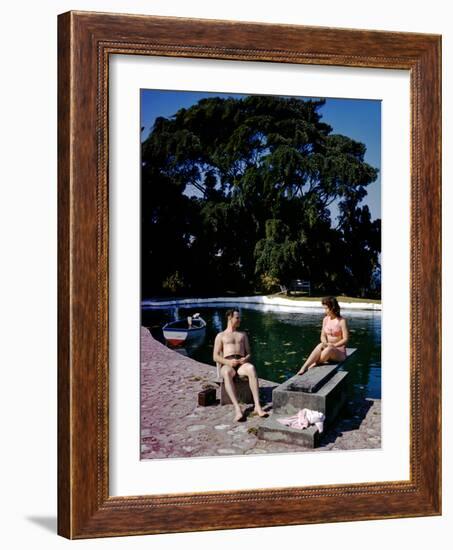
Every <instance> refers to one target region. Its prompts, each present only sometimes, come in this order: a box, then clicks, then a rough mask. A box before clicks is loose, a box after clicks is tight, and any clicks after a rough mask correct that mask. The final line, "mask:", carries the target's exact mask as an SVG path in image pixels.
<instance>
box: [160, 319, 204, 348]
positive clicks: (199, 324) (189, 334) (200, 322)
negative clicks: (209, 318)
mask: <svg viewBox="0 0 453 550" xmlns="http://www.w3.org/2000/svg"><path fill="white" fill-rule="evenodd" d="M162 332H163V333H164V338H165V340H166V341H167V342H168V343H169V344H170V345H171V346H182V345H187V344H190V343H191V342H194V341H196V340H198V339H200V338H203V337H204V335H205V333H206V321H205V320H204V319H203V318H202V317H200V314H199V313H195V314H194V315H193V316H192V317H187V319H183V320H179V321H172V322H171V323H167V324H166V325H164V327H163V329H162Z"/></svg>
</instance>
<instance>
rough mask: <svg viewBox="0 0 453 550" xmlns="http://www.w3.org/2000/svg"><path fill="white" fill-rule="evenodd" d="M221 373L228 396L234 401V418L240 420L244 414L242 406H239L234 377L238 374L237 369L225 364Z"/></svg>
mask: <svg viewBox="0 0 453 550" xmlns="http://www.w3.org/2000/svg"><path fill="white" fill-rule="evenodd" d="M220 374H221V375H222V377H223V381H224V382H225V389H226V392H227V394H228V397H229V398H230V399H231V403H233V406H234V410H235V416H234V420H236V422H239V420H241V419H242V418H243V416H244V414H243V412H242V410H241V407H240V406H239V403H238V399H237V396H236V387H235V385H234V382H233V378H234V376H235V374H236V371H235V370H234V369H233V367H230V366H229V365H223V366H222V368H221V369H220Z"/></svg>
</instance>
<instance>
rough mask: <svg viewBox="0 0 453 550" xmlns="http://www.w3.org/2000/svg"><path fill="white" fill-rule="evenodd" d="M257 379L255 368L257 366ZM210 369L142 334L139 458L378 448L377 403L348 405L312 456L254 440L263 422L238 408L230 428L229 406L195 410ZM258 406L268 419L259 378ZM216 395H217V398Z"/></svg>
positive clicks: (212, 374)
mask: <svg viewBox="0 0 453 550" xmlns="http://www.w3.org/2000/svg"><path fill="white" fill-rule="evenodd" d="M257 371H258V376H259V365H257ZM216 376H217V370H216V368H215V366H214V365H206V364H203V363H199V362H198V361H195V360H193V359H190V358H189V357H185V356H183V355H181V354H179V353H177V352H175V351H173V350H171V349H169V348H167V347H166V346H164V345H163V344H161V343H160V342H158V341H157V340H155V339H154V338H153V337H152V336H151V334H150V333H149V331H148V330H147V329H146V328H144V327H142V329H141V458H142V459H152V458H170V457H171V458H176V457H195V456H225V455H246V454H254V453H255V454H256V453H259V454H262V453H294V452H307V451H310V452H316V451H320V450H332V449H333V450H336V449H344V450H346V449H370V448H379V447H380V445H381V437H380V421H381V414H380V412H381V407H380V405H381V403H380V400H361V401H360V403H354V402H350V404H349V405H350V406H349V408H350V413H351V414H349V415H348V417H347V418H346V419H344V420H341V421H340V422H339V423H338V424H337V425H336V426H335V429H334V430H330V431H328V432H327V433H326V434H325V437H324V438H323V440H322V441H321V446H320V447H318V448H317V449H315V451H313V450H309V449H305V448H303V447H300V446H298V445H293V444H286V443H275V442H270V441H262V440H259V439H257V437H256V435H255V434H256V430H257V427H258V426H259V424H260V423H261V422H263V420H262V419H261V418H259V417H258V416H257V415H254V414H253V413H251V411H253V405H252V404H251V405H242V407H243V409H245V410H246V421H245V422H240V423H238V422H235V421H234V420H233V416H234V410H233V406H232V405H222V406H220V405H219V404H218V402H217V404H216V405H212V406H209V407H201V406H198V392H199V391H201V390H202V389H203V387H204V386H206V385H211V386H215V387H217V384H215V382H214V381H215V379H216ZM259 384H260V396H261V404H262V406H263V407H264V409H266V410H268V412H269V413H270V414H272V388H273V387H275V386H277V383H275V382H270V381H268V380H263V379H261V378H260V381H259ZM219 395H220V390H219V389H217V398H219Z"/></svg>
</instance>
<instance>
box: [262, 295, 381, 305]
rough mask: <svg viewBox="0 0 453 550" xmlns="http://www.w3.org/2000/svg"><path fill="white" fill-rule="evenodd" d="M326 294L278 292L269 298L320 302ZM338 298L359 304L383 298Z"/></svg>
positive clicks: (376, 301)
mask: <svg viewBox="0 0 453 550" xmlns="http://www.w3.org/2000/svg"><path fill="white" fill-rule="evenodd" d="M324 297H325V296H324V295H323V296H306V295H303V296H287V295H286V292H278V293H277V294H268V298H285V299H287V300H293V301H294V302H302V301H304V302H305V301H309V302H320V301H321V300H322V299H323V298H324ZM336 298H337V300H338V301H339V302H340V303H341V302H343V303H359V304H380V303H381V300H376V299H372V298H355V297H353V296H337V297H336Z"/></svg>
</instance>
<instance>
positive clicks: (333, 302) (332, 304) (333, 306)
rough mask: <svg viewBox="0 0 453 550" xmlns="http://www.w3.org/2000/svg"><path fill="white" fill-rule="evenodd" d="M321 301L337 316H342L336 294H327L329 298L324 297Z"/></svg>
mask: <svg viewBox="0 0 453 550" xmlns="http://www.w3.org/2000/svg"><path fill="white" fill-rule="evenodd" d="M321 303H322V305H323V306H327V307H328V308H329V309H330V310H331V311H333V312H334V313H335V315H336V316H337V317H341V315H340V306H339V305H338V302H337V299H336V298H335V297H334V296H327V298H323V299H322V302H321Z"/></svg>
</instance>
